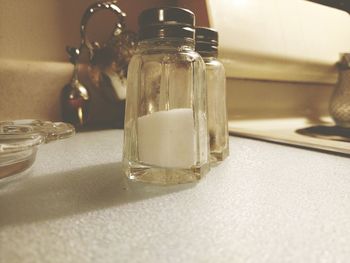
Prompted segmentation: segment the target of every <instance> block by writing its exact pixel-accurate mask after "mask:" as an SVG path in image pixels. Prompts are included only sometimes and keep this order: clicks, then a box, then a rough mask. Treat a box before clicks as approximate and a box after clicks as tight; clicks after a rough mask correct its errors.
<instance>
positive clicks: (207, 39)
mask: <svg viewBox="0 0 350 263" xmlns="http://www.w3.org/2000/svg"><path fill="white" fill-rule="evenodd" d="M218 38H219V36H218V31H216V30H215V29H213V28H209V27H196V51H197V52H211V51H217V50H218V44H219V41H218Z"/></svg>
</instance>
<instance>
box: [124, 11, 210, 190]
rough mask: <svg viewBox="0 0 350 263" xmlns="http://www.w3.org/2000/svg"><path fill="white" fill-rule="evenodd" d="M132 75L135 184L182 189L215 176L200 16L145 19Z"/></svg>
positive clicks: (127, 159) (128, 121) (128, 168)
mask: <svg viewBox="0 0 350 263" xmlns="http://www.w3.org/2000/svg"><path fill="white" fill-rule="evenodd" d="M139 26H140V32H139V38H140V42H139V46H138V50H137V51H136V54H135V55H134V56H133V57H132V59H131V61H130V64H129V69H128V83H127V84H128V85H127V86H128V89H127V97H126V113H125V127H124V150H123V169H124V171H125V173H126V176H127V177H128V178H130V179H132V180H137V181H143V182H150V183H159V184H177V183H186V182H193V181H197V180H199V179H200V178H201V177H202V176H203V175H204V174H205V173H206V172H207V171H208V170H209V167H210V165H209V143H208V131H207V117H206V110H207V104H206V95H207V94H206V86H205V64H204V62H203V59H202V58H201V56H200V55H199V54H198V53H196V52H195V51H194V48H195V42H194V37H195V36H194V33H195V30H194V14H193V13H192V12H191V11H189V10H186V9H182V8H174V7H169V8H154V9H148V10H146V11H144V12H142V13H141V15H140V17H139Z"/></svg>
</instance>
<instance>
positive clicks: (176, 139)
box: [137, 108, 196, 168]
mask: <svg viewBox="0 0 350 263" xmlns="http://www.w3.org/2000/svg"><path fill="white" fill-rule="evenodd" d="M137 129H138V132H137V134H138V138H137V139H138V141H137V142H138V151H139V152H138V154H139V161H140V162H142V163H145V164H150V165H155V166H159V167H166V168H190V167H191V166H192V165H194V164H195V156H196V155H195V154H196V149H195V129H194V121H193V111H192V109H185V108H183V109H172V110H168V111H159V112H155V113H152V114H149V115H146V116H142V117H139V118H138V119H137Z"/></svg>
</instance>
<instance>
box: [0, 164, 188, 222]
mask: <svg viewBox="0 0 350 263" xmlns="http://www.w3.org/2000/svg"><path fill="white" fill-rule="evenodd" d="M193 186H195V183H192V184H184V185H174V186H166V187H164V186H157V185H149V184H143V183H138V182H131V181H129V180H127V179H126V178H125V176H124V175H123V171H122V165H121V163H109V164H103V165H97V166H90V167H86V168H82V169H78V170H72V171H68V172H63V173H57V174H47V175H44V176H40V177H31V176H30V175H29V176H28V177H27V178H23V180H20V181H18V182H14V183H13V184H9V185H6V186H5V187H2V188H0V211H1V212H0V228H1V227H4V226H7V225H17V224H25V223H33V222H38V221H46V220H50V219H56V218H61V217H66V216H70V215H74V214H80V213H84V212H89V211H95V210H100V209H104V208H108V207H116V206H122V205H124V204H127V203H131V202H136V201H139V200H144V199H148V198H154V197H157V196H161V195H165V194H169V193H172V192H178V191H183V190H187V189H190V188H192V187H193Z"/></svg>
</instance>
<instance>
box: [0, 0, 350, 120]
mask: <svg viewBox="0 0 350 263" xmlns="http://www.w3.org/2000/svg"><path fill="white" fill-rule="evenodd" d="M93 2H95V1H94V0H77V1H71V0H60V1H56V0H35V1H8V0H0V5H1V7H2V8H1V9H0V120H3V119H17V118H40V119H50V120H60V119H61V115H60V105H59V96H60V91H61V89H62V87H63V86H64V85H65V84H66V83H67V82H68V81H69V79H70V77H71V74H72V65H70V64H69V63H68V62H67V60H68V59H67V54H66V51H65V46H66V45H70V46H78V45H79V43H80V33H79V24H80V19H81V16H82V14H83V12H84V10H85V9H86V8H87V6H88V5H89V4H91V3H93ZM219 3H220V5H219ZM118 5H119V6H120V7H121V9H122V10H123V11H125V12H126V13H127V15H128V16H127V21H126V22H127V25H128V27H129V28H130V29H131V30H134V31H136V30H137V16H138V14H139V13H140V12H141V11H142V10H143V9H145V8H147V7H153V6H164V5H178V6H182V7H186V8H190V9H192V10H193V11H195V13H196V14H197V24H198V25H202V26H208V25H209V24H210V25H211V26H213V27H215V28H217V29H218V30H219V33H220V58H221V59H222V60H223V61H224V63H225V68H226V70H227V75H228V76H229V77H230V78H229V80H228V108H229V112H230V117H231V118H254V117H258V115H259V114H257V113H258V112H262V111H261V109H264V110H266V111H265V112H266V116H277V115H279V116H282V115H283V116H285V115H288V114H307V112H310V111H311V112H312V111H315V112H319V113H320V114H326V113H327V107H326V106H327V100H328V99H329V96H330V94H331V91H332V88H333V86H334V83H335V81H336V78H337V74H336V70H335V66H334V65H335V62H336V60H337V57H338V53H339V52H343V51H346V49H347V47H348V43H350V31H349V30H350V22H349V17H350V16H348V15H347V14H346V13H344V12H341V11H338V10H335V9H331V8H328V7H324V6H320V5H317V4H315V3H310V2H306V1H303V0H264V1H260V0H220V2H219V1H215V0H207V1H205V0H195V1H185V0H149V1H139V0H120V1H118ZM114 19H115V18H114V16H113V15H111V14H110V13H103V12H101V13H98V14H96V15H95V16H94V17H93V19H92V21H91V27H89V28H91V29H90V31H89V36H90V35H91V38H92V39H93V40H98V41H104V40H105V39H106V38H108V36H109V34H110V31H111V29H112V27H111V25H112V24H113V23H112V21H114ZM93 25H96V26H95V27H93ZM101 27H102V28H103V30H101ZM257 80H259V81H257ZM261 80H264V81H263V82H262V81H261ZM271 80H272V81H271ZM307 83H310V84H307ZM314 83H318V84H314ZM319 83H321V84H319ZM263 94H269V100H263V99H261V98H262V97H263ZM273 96H276V97H273ZM282 113H283V114H282ZM260 117H263V116H260Z"/></svg>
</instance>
